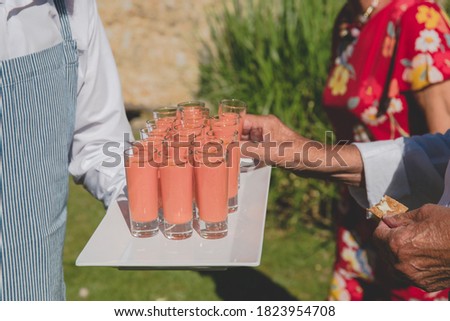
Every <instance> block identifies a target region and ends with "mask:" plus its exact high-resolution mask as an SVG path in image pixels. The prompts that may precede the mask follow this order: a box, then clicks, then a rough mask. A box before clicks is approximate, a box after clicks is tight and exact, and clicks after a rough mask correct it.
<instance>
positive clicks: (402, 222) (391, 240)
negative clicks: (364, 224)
mask: <svg viewBox="0 0 450 321" xmlns="http://www.w3.org/2000/svg"><path fill="white" fill-rule="evenodd" d="M374 238H375V241H376V242H377V244H378V245H379V247H380V250H381V253H382V255H383V256H384V259H386V260H387V261H388V262H389V263H390V264H391V265H392V266H393V267H394V268H395V269H396V270H397V271H398V272H399V273H400V275H402V276H403V277H405V278H407V279H408V280H409V281H410V282H412V283H413V284H414V285H416V286H418V287H420V288H422V289H424V290H426V291H428V292H433V291H438V290H442V289H445V288H448V287H450V208H446V207H443V206H438V205H431V204H427V205H424V206H422V207H421V208H419V209H417V210H414V211H411V212H408V213H405V214H401V215H394V216H388V217H384V218H383V220H382V221H381V222H380V224H379V225H378V227H377V229H376V230H375V233H374Z"/></svg>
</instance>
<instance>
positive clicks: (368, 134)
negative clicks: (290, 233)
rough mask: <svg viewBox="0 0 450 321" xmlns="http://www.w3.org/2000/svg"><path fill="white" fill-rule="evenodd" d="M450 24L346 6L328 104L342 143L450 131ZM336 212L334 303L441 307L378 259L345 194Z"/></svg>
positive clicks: (417, 1)
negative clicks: (377, 302) (410, 303)
mask: <svg viewBox="0 0 450 321" xmlns="http://www.w3.org/2000/svg"><path fill="white" fill-rule="evenodd" d="M449 25H450V23H449V19H448V17H447V15H446V14H445V12H444V11H442V9H441V8H440V7H439V6H438V5H437V4H436V3H435V2H434V1H426V0H391V1H389V0H379V1H377V0H348V1H347V4H346V5H345V6H344V8H343V9H342V11H341V13H340V14H339V16H338V18H337V20H336V27H335V34H334V41H333V43H334V45H333V53H334V57H333V59H334V60H333V66H332V68H331V70H330V76H329V79H328V81H327V84H326V88H325V90H324V95H323V102H324V106H325V108H326V111H327V113H328V115H329V117H330V119H331V121H332V123H333V126H334V128H335V131H336V134H337V136H338V139H344V140H349V141H359V142H361V141H369V140H385V139H394V138H397V137H400V136H409V135H411V134H421V133H425V132H427V131H430V132H445V131H447V130H448V129H449V128H450V81H447V80H449V79H450V28H449ZM342 193H343V194H344V195H343V197H342V202H341V203H340V204H339V206H338V210H337V249H336V252H337V253H336V254H337V257H336V262H335V267H334V274H333V280H332V286H331V291H330V299H332V300H443V299H447V297H448V292H449V291H448V290H445V291H440V292H436V293H426V292H424V291H422V290H421V289H419V288H415V287H412V286H408V285H406V284H404V283H403V282H402V281H401V280H400V279H398V278H397V277H395V276H394V273H392V271H390V270H389V268H388V267H387V265H386V264H383V262H380V261H379V260H378V259H377V256H376V251H375V249H374V247H373V244H372V242H371V235H372V232H373V230H374V228H375V225H374V222H373V221H371V220H366V219H365V216H366V215H365V211H364V210H362V209H361V208H360V207H359V206H358V205H356V204H355V203H354V201H352V199H351V198H350V197H349V195H347V194H346V193H347V192H345V191H343V192H342Z"/></svg>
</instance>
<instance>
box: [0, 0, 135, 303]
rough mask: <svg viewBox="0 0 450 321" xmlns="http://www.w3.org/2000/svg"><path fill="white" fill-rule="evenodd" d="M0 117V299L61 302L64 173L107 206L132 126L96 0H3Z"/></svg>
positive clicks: (120, 176)
mask: <svg viewBox="0 0 450 321" xmlns="http://www.w3.org/2000/svg"><path fill="white" fill-rule="evenodd" d="M0 125H1V126H0V134H1V141H0V153H1V158H2V162H1V165H2V166H1V168H0V181H1V185H0V188H1V207H0V227H1V228H0V232H1V235H0V236H1V237H0V240H1V242H0V263H1V264H0V274H1V277H0V297H1V298H2V299H3V300H63V299H64V298H65V286H64V280H63V271H62V250H63V242H64V234H65V225H66V202H67V194H68V176H69V172H70V174H72V175H73V176H74V178H75V180H76V181H77V182H79V183H83V184H84V185H85V187H86V188H87V189H88V190H89V191H90V192H91V193H92V194H93V195H94V196H95V197H97V198H98V199H100V200H102V201H103V202H104V203H105V205H106V206H108V205H109V203H110V202H111V201H112V200H113V199H114V198H115V197H116V195H117V194H118V193H120V192H121V190H122V188H123V185H124V173H123V170H122V169H121V166H116V167H108V166H104V162H105V161H106V162H109V161H110V159H108V157H106V156H105V153H104V150H103V147H104V145H105V144H106V143H108V142H110V141H114V142H122V143H121V144H120V146H119V145H118V144H116V145H115V146H116V150H115V152H116V153H118V154H121V153H122V150H123V144H124V143H123V141H124V135H125V134H126V133H128V134H129V133H130V132H131V131H130V128H129V124H128V122H127V119H126V115H125V111H124V106H123V100H122V96H121V88H120V82H119V78H118V75H117V71H116V66H115V63H114V59H113V56H112V53H111V50H110V48H109V45H108V41H107V38H106V36H105V32H104V30H103V27H102V24H101V21H100V18H99V16H98V13H97V7H96V4H95V1H94V0H77V1H74V0H66V1H64V0H54V1H51V0H49V1H44V0H42V1H37V0H35V1H32V0H0ZM128 137H131V135H130V136H128ZM118 146H119V147H118ZM111 152H112V150H110V153H109V155H110V154H111Z"/></svg>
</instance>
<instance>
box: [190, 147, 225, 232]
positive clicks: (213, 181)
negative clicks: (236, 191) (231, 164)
mask: <svg viewBox="0 0 450 321" xmlns="http://www.w3.org/2000/svg"><path fill="white" fill-rule="evenodd" d="M225 154H226V151H225V150H224V146H223V142H222V141H217V140H216V141H203V142H202V146H201V147H200V148H199V149H198V150H196V152H195V168H194V177H195V187H196V204H197V210H198V218H197V219H196V229H197V231H198V232H199V234H200V236H201V237H203V238H207V239H218V238H222V237H225V236H226V235H227V233H228V220H227V214H228V186H227V185H228V169H227V166H226V159H225Z"/></svg>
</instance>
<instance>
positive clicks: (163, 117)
mask: <svg viewBox="0 0 450 321" xmlns="http://www.w3.org/2000/svg"><path fill="white" fill-rule="evenodd" d="M153 119H154V120H155V124H156V127H157V128H161V129H166V130H170V129H172V127H173V125H174V123H176V122H177V120H179V113H178V108H177V107H173V106H167V107H161V108H157V109H155V110H153Z"/></svg>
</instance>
